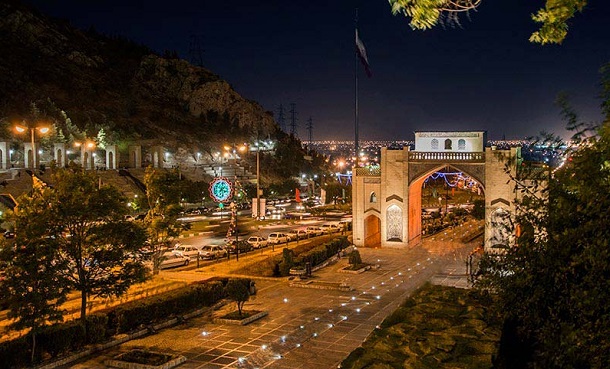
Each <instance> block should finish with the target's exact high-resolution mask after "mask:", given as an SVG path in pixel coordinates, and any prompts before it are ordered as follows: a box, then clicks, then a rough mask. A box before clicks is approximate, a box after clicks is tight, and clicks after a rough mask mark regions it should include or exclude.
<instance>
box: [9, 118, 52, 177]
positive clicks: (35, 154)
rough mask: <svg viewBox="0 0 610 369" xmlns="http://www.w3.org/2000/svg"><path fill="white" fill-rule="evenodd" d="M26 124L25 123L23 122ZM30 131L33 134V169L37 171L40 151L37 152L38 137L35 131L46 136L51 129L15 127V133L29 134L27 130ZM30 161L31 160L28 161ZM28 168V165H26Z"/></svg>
mask: <svg viewBox="0 0 610 369" xmlns="http://www.w3.org/2000/svg"><path fill="white" fill-rule="evenodd" d="M23 123H25V121H24V122H23ZM28 129H29V130H30V133H31V145H32V169H36V168H37V167H38V151H36V137H35V133H34V132H35V131H38V132H40V133H41V134H46V133H48V132H49V127H44V126H42V127H30V126H26V125H16V126H15V131H17V132H18V133H24V132H27V130H28ZM28 161H29V160H28ZM24 164H26V166H27V163H24Z"/></svg>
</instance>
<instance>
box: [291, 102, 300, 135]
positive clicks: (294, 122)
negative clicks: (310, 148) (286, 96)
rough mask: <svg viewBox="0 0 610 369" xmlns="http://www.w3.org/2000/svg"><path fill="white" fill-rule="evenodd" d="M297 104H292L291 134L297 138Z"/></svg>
mask: <svg viewBox="0 0 610 369" xmlns="http://www.w3.org/2000/svg"><path fill="white" fill-rule="evenodd" d="M296 107H297V104H295V103H290V134H291V135H292V136H294V137H297V136H298V135H297V110H296Z"/></svg>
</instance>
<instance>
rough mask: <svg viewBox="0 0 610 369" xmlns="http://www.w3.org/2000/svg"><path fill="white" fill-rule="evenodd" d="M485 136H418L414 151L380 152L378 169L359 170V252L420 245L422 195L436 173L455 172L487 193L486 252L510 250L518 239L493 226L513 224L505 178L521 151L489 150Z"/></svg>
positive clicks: (355, 208)
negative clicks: (501, 247)
mask: <svg viewBox="0 0 610 369" xmlns="http://www.w3.org/2000/svg"><path fill="white" fill-rule="evenodd" d="M485 138H486V133H485V132H484V131H472V132H415V150H413V151H411V150H410V148H409V147H405V148H404V149H402V150H392V149H388V148H382V149H381V160H380V165H379V167H373V168H357V169H356V170H355V172H354V173H353V178H352V186H353V187H352V212H353V232H354V233H353V236H354V244H355V245H356V246H364V247H371V246H373V247H379V246H380V247H397V248H401V247H408V246H414V245H417V244H418V243H420V242H421V237H422V225H421V215H422V214H421V191H422V183H423V181H424V180H425V179H426V178H427V177H428V176H429V175H430V174H432V173H434V172H436V171H439V170H441V169H444V168H447V167H450V168H452V169H455V170H457V171H461V172H464V173H468V175H469V176H471V177H473V178H474V179H475V180H476V181H477V182H479V184H480V185H481V186H482V187H483V189H484V192H485V248H486V249H487V248H490V247H492V246H495V245H498V244H503V245H507V246H508V245H510V244H511V243H512V242H513V240H514V237H512V235H510V234H505V233H499V232H498V231H497V229H496V228H498V227H495V228H494V226H493V225H494V224H496V223H497V221H498V220H497V219H499V216H498V214H502V215H503V218H502V219H503V220H505V221H510V218H512V216H513V214H514V210H515V206H514V199H515V196H516V193H515V191H514V185H512V184H511V181H510V180H509V179H510V175H509V174H508V173H506V170H505V168H506V164H507V163H509V164H510V165H509V168H510V171H511V172H512V173H511V174H513V175H514V174H515V170H516V165H515V163H516V162H517V160H519V158H520V150H519V148H512V149H510V150H496V149H495V147H492V148H485ZM507 214H508V216H507Z"/></svg>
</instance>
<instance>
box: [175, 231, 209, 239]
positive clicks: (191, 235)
mask: <svg viewBox="0 0 610 369" xmlns="http://www.w3.org/2000/svg"><path fill="white" fill-rule="evenodd" d="M213 233H214V231H205V232H195V233H188V234H181V235H180V236H178V238H189V237H196V236H205V235H207V234H213Z"/></svg>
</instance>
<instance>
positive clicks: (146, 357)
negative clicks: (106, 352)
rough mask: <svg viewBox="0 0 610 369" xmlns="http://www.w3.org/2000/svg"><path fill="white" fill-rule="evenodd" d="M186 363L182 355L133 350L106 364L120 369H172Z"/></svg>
mask: <svg viewBox="0 0 610 369" xmlns="http://www.w3.org/2000/svg"><path fill="white" fill-rule="evenodd" d="M185 361H186V357H184V356H182V355H169V354H164V353H161V352H154V351H146V350H131V351H129V352H126V353H123V354H120V355H118V356H116V357H115V358H114V359H111V360H106V361H104V364H106V365H108V366H110V367H113V368H120V369H170V368H173V367H175V366H178V365H180V364H182V363H183V362H185Z"/></svg>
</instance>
